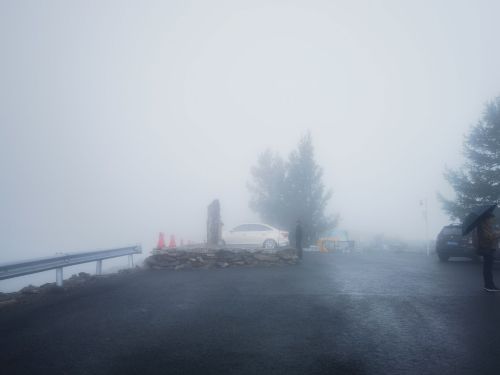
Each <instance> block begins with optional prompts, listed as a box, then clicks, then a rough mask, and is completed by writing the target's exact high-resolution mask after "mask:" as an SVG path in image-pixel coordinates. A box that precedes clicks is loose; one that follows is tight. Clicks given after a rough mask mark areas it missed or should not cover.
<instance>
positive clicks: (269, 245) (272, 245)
mask: <svg viewBox="0 0 500 375" xmlns="http://www.w3.org/2000/svg"><path fill="white" fill-rule="evenodd" d="M277 246H278V244H277V243H276V241H275V240H265V241H264V243H263V244H262V247H263V248H264V249H276V247H277Z"/></svg>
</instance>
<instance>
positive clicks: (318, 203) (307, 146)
mask: <svg viewBox="0 0 500 375" xmlns="http://www.w3.org/2000/svg"><path fill="white" fill-rule="evenodd" d="M252 177H253V184H251V185H249V187H250V191H251V194H252V198H251V201H250V207H251V208H252V209H253V210H254V211H256V212H257V213H259V214H260V216H261V218H262V219H263V220H266V221H267V222H268V223H269V224H271V225H276V226H278V227H280V228H284V229H288V230H289V231H291V232H292V233H291V235H292V237H293V229H294V227H295V223H296V221H297V220H301V223H302V226H303V229H304V243H305V244H311V243H314V241H316V240H317V239H318V238H319V236H320V235H321V234H323V233H325V232H327V231H328V230H331V229H333V228H334V227H335V225H336V223H337V219H336V218H334V217H331V216H328V215H326V214H325V209H326V207H327V204H328V201H329V200H330V198H331V194H332V193H331V191H329V190H326V189H325V186H324V184H323V182H322V178H323V171H322V169H321V167H319V166H318V165H317V164H316V161H315V160H314V147H313V144H312V137H311V134H310V133H307V134H306V135H305V136H304V137H303V138H302V139H301V140H300V142H299V145H298V147H297V149H296V150H294V151H293V152H291V153H290V156H289V159H288V162H287V163H284V162H283V160H282V159H281V158H280V157H279V156H278V155H275V154H273V153H272V152H271V151H269V150H268V151H266V152H265V153H264V154H262V155H261V156H260V158H259V160H258V164H257V166H256V167H254V168H253V169H252Z"/></svg>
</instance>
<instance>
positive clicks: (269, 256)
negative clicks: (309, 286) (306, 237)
mask: <svg viewBox="0 0 500 375" xmlns="http://www.w3.org/2000/svg"><path fill="white" fill-rule="evenodd" d="M298 260H299V258H298V255H297V250H296V249H293V248H281V249H276V250H267V249H266V250H264V249H239V248H190V249H168V250H153V255H151V256H150V257H148V258H146V260H145V261H144V265H145V266H146V267H149V268H152V269H173V270H181V269H191V268H201V269H208V268H226V267H255V266H285V265H293V264H296V263H297V262H298Z"/></svg>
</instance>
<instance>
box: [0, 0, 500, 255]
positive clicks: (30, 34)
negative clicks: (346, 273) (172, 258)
mask: <svg viewBox="0 0 500 375" xmlns="http://www.w3.org/2000/svg"><path fill="white" fill-rule="evenodd" d="M499 14H500V2H498V1H494V0H491V1H457V0H449V1H412V2H410V1H313V0H311V1H270V0H268V1H256V0H253V1H136V2H125V1H14V0H12V1H6V0H3V1H0V51H1V59H0V178H1V185H0V249H1V250H0V261H5V260H11V259H20V258H26V257H30V256H34V255H36V256H39V255H51V254H53V253H54V252H55V251H61V250H85V249H93V248H101V247H112V246H116V245H123V244H129V243H136V242H141V243H142V244H143V245H144V248H145V250H149V249H150V248H151V247H152V246H153V245H154V244H155V243H156V239H157V234H158V232H159V231H164V232H166V233H167V234H170V233H176V234H177V235H178V236H182V237H183V238H185V239H188V238H192V239H202V238H203V236H204V228H205V214H206V206H207V205H208V204H209V203H210V201H211V200H212V199H214V198H219V199H220V200H221V205H222V215H223V221H224V222H225V223H226V225H227V226H232V225H234V224H237V223H239V222H247V221H256V220H258V217H256V215H255V214H254V213H252V212H251V211H250V209H249V208H248V198H249V196H248V191H247V188H246V184H247V182H248V180H249V178H250V173H249V171H250V167H251V166H252V165H253V164H254V163H255V161H256V160H257V156H258V154H259V153H260V152H262V151H264V150H265V149H266V148H272V149H274V150H276V151H279V152H280V153H282V154H283V155H287V154H288V153H289V152H290V151H291V150H292V149H293V148H294V147H295V145H296V144H297V142H298V140H299V138H300V137H301V135H302V134H304V133H305V132H306V131H307V130H310V131H311V132H312V136H313V139H314V144H315V146H316V156H317V161H318V163H319V164H320V165H321V166H322V167H323V168H324V181H325V183H326V184H327V185H328V186H330V187H332V188H333V190H334V196H333V198H332V201H331V204H330V207H328V212H331V213H338V214H340V215H341V217H342V222H341V227H342V228H344V229H347V230H350V231H367V232H370V233H382V232H384V233H386V234H387V235H398V234H399V235H400V236H401V237H403V238H407V239H421V238H423V237H424V222H423V218H422V214H421V209H420V207H419V201H420V199H423V198H425V197H428V199H429V210H430V213H429V217H430V226H431V231H430V233H431V236H434V235H435V234H436V233H437V231H438V230H439V229H440V226H442V225H444V224H446V223H447V222H448V220H447V218H446V216H445V215H444V214H443V213H442V212H441V210H440V206H439V204H438V202H437V200H436V192H437V191H441V192H443V193H445V194H447V195H449V194H451V190H450V188H449V187H448V185H447V184H446V182H445V181H444V179H443V177H442V172H443V168H444V167H445V165H449V166H458V165H459V164H460V161H461V156H460V152H461V148H462V141H463V134H464V132H466V131H467V129H468V128H469V127H470V125H472V124H474V123H475V122H476V121H477V120H478V118H479V117H480V114H481V112H482V110H483V106H484V103H485V102H486V101H487V100H489V99H491V98H493V97H494V96H496V95H499V94H500V69H499V67H500V49H499V48H498V45H499V43H500V22H498V15H499Z"/></svg>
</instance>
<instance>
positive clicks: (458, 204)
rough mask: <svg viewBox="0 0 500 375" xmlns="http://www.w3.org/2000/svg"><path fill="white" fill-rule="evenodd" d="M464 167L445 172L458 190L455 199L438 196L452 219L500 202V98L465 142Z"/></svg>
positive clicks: (485, 113)
mask: <svg viewBox="0 0 500 375" xmlns="http://www.w3.org/2000/svg"><path fill="white" fill-rule="evenodd" d="M464 156H465V159H466V161H465V163H464V165H463V166H462V168H460V169H457V170H453V169H447V170H446V171H445V174H444V176H445V178H446V180H447V181H448V182H449V183H450V185H451V186H452V187H453V189H454V190H455V195H456V197H455V199H454V200H450V199H446V198H444V197H443V196H441V195H439V198H440V200H441V202H442V205H443V209H444V210H445V212H447V213H448V214H449V216H450V218H452V219H459V220H461V219H463V218H464V217H465V216H466V214H467V213H468V212H469V211H470V209H471V208H472V207H474V206H477V205H482V204H491V203H496V202H498V201H499V199H500V96H498V97H497V98H496V99H494V100H492V101H491V102H489V103H487V105H486V107H485V110H484V112H483V115H482V117H481V119H480V120H479V121H478V123H477V124H476V125H475V126H474V127H473V128H472V129H471V131H470V133H469V134H468V135H467V136H466V139H465V142H464Z"/></svg>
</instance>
